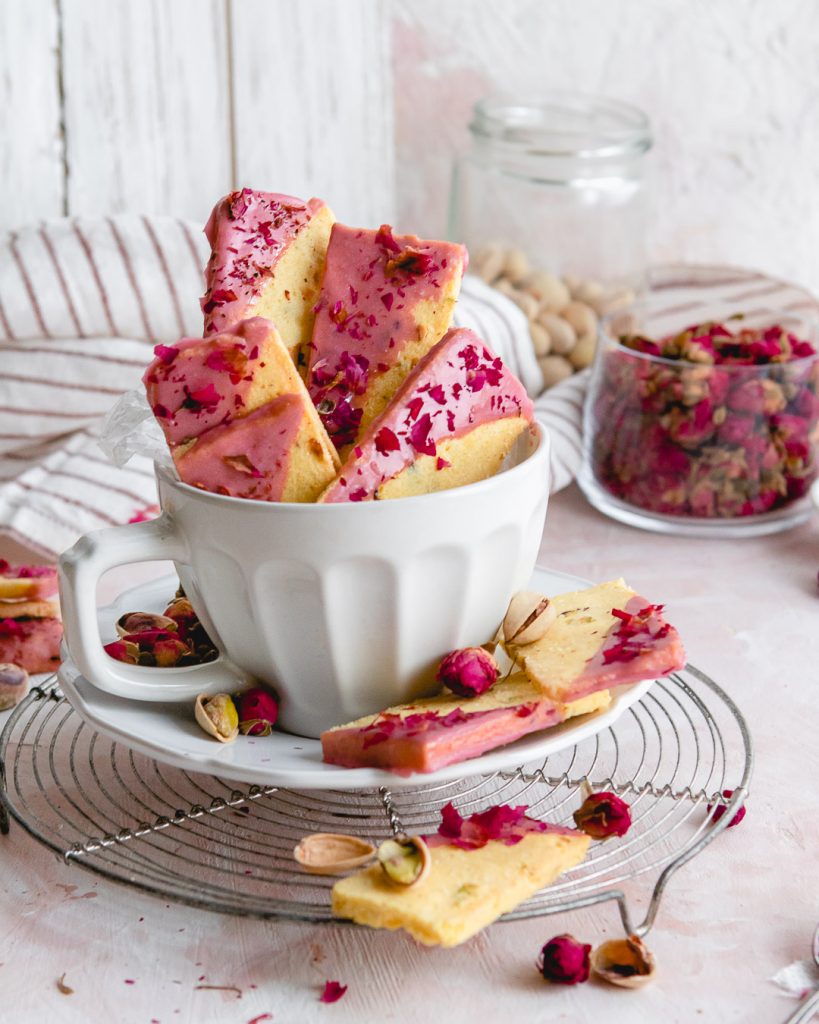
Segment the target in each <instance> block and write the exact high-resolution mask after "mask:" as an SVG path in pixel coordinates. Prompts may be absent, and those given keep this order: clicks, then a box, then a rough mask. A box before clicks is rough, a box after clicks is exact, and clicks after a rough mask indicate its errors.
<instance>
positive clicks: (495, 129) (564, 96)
mask: <svg viewBox="0 0 819 1024" xmlns="http://www.w3.org/2000/svg"><path fill="white" fill-rule="evenodd" d="M472 114H473V117H472V121H471V122H470V124H469V129H470V131H471V132H472V134H473V135H475V136H478V137H480V138H482V139H485V140H487V141H493V142H497V143H502V144H503V143H505V144H507V145H514V146H516V147H525V148H527V149H529V150H533V151H535V152H537V153H538V154H540V155H541V156H545V157H583V158H592V159H594V158H607V157H614V156H622V155H626V154H639V153H644V152H646V151H647V150H649V149H650V148H651V145H652V141H653V140H652V135H651V124H650V122H649V119H648V116H647V115H646V114H645V113H643V111H642V110H640V109H639V108H638V107H635V106H632V105H631V104H630V103H624V102H623V101H622V100H615V99H611V98H610V97H607V96H597V95H593V94H588V93H580V92H550V93H544V94H543V95H540V96H519V97H514V96H511V95H507V94H504V93H496V94H492V95H489V96H485V97H483V99H480V100H478V101H477V103H475V105H474V107H473V110H472Z"/></svg>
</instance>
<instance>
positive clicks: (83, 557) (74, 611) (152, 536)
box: [59, 513, 253, 701]
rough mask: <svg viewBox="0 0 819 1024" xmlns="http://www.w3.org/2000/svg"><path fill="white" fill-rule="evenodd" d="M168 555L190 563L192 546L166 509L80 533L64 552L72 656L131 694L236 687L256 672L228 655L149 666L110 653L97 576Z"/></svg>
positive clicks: (187, 693) (105, 684)
mask: <svg viewBox="0 0 819 1024" xmlns="http://www.w3.org/2000/svg"><path fill="white" fill-rule="evenodd" d="M165 559H169V560H171V561H177V562H182V563H185V562H187V561H188V547H187V543H186V542H185V540H184V539H183V538H182V537H181V536H180V535H179V534H178V533H177V531H176V530H175V529H174V523H173V520H172V518H171V517H170V516H169V515H168V514H167V513H163V514H162V515H161V516H159V518H157V519H154V520H152V521H150V522H147V523H135V524H131V525H128V526H114V527H111V528H110V529H106V530H95V531H94V532H93V533H87V534H86V535H85V536H84V537H80V539H79V540H78V541H77V543H76V544H75V545H74V547H72V548H69V550H68V551H66V552H65V553H64V554H63V555H62V557H61V558H60V564H59V576H60V603H61V606H62V615H63V622H64V624H65V633H66V636H67V637H68V638H70V642H71V646H70V649H69V652H70V654H71V657H72V660H73V661H74V663H75V664H76V666H77V668H78V669H79V670H80V672H81V673H82V674H83V676H85V678H86V679H87V680H88V681H89V682H90V683H93V684H94V686H96V687H98V688H99V689H100V690H104V691H105V692H106V693H112V694H115V695H116V696H117V697H130V698H131V699H132V700H149V701H175V700H186V699H189V698H192V697H195V696H196V695H197V694H200V693H206V694H213V693H219V692H222V691H224V692H228V693H229V692H232V691H236V690H238V689H240V688H241V687H243V686H248V685H250V684H251V683H252V682H253V677H252V676H251V675H249V674H248V673H247V672H245V671H244V670H243V669H240V668H238V666H236V665H234V664H233V663H232V662H230V661H228V660H227V658H225V657H224V655H222V656H220V657H219V659H218V660H217V661H212V662H208V663H207V664H206V665H188V666H186V667H184V668H163V669H156V668H144V667H142V666H139V665H127V664H125V663H124V662H121V661H116V660H115V659H114V658H111V657H109V655H107V654H106V653H105V651H104V650H103V647H102V638H101V637H100V632H99V625H98V620H97V582H98V581H99V579H100V577H101V576H102V574H103V573H104V572H106V571H107V570H108V569H113V568H114V567H115V566H117V565H126V564H129V563H132V562H155V561H163V560H165Z"/></svg>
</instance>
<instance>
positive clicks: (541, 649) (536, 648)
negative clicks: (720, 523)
mask: <svg viewBox="0 0 819 1024" xmlns="http://www.w3.org/2000/svg"><path fill="white" fill-rule="evenodd" d="M550 601H551V604H552V605H553V606H554V608H555V610H556V612H557V616H556V618H555V620H554V622H553V623H552V625H551V626H550V627H549V629H548V630H547V631H546V633H545V634H544V636H543V637H542V638H541V639H540V640H537V641H535V643H531V644H527V645H526V646H524V647H515V646H514V645H506V649H507V651H508V653H509V654H510V656H511V657H512V658H514V659H515V660H516V661H517V663H518V665H519V666H520V667H521V668H522V669H523V671H524V672H525V673H526V675H527V676H528V678H529V679H530V680H531V682H532V683H533V684H534V685H535V686H536V687H538V688H539V689H540V690H541V692H542V693H543V694H544V695H545V696H547V697H548V698H550V699H551V700H554V701H574V700H578V699H579V698H581V697H584V696H586V695H587V694H590V693H594V692H595V691H598V690H608V689H611V688H613V687H615V686H625V685H631V684H633V683H637V682H640V681H641V680H643V679H653V678H656V677H658V676H665V675H668V674H669V672H674V671H676V670H678V669H681V668H683V667H684V665H685V650H684V649H683V645H682V641H681V640H680V636H679V633H678V632H677V630H676V629H675V628H674V627H673V626H672V625H670V624H669V623H668V622H666V621H665V619H664V618H663V615H662V611H663V606H662V605H653V604H650V603H649V602H648V601H647V600H646V599H645V598H644V597H640V595H639V594H637V593H636V592H635V591H634V590H632V588H631V587H629V586H628V585H627V584H626V582H625V581H624V580H622V579H619V580H612V581H610V582H608V583H600V584H598V585H597V586H595V587H589V588H587V589H585V590H578V591H574V592H572V593H569V594H558V595H557V596H556V597H552V598H550Z"/></svg>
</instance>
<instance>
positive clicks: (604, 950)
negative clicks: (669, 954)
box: [591, 935, 657, 988]
mask: <svg viewBox="0 0 819 1024" xmlns="http://www.w3.org/2000/svg"><path fill="white" fill-rule="evenodd" d="M591 969H592V970H593V971H594V973H595V974H596V975H597V976H598V977H599V978H602V979H603V980H604V981H608V982H609V983H610V984H612V985H619V986H621V988H641V987H642V986H643V985H647V984H648V982H650V981H651V980H652V978H653V977H654V975H655V973H656V971H657V964H656V962H655V960H654V955H653V953H651V951H650V950H649V949H647V948H646V946H645V944H644V943H643V940H642V939H639V938H637V936H636V935H629V937H628V938H627V939H612V940H611V941H610V942H604V943H603V944H602V945H600V946H598V947H597V949H595V950H594V952H593V953H592V955H591Z"/></svg>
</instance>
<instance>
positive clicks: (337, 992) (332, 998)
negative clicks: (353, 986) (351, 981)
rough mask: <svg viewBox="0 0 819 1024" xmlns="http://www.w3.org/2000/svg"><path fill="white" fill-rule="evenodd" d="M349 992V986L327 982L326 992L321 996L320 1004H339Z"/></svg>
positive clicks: (337, 982)
mask: <svg viewBox="0 0 819 1024" xmlns="http://www.w3.org/2000/svg"><path fill="white" fill-rule="evenodd" d="M346 991H347V985H342V984H341V982H340V981H325V983H324V991H323V992H322V993H321V995H320V996H319V1002H320V1003H337V1002H338V1001H339V999H341V997H342V996H343V995H344V993H345V992H346Z"/></svg>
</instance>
